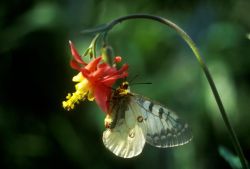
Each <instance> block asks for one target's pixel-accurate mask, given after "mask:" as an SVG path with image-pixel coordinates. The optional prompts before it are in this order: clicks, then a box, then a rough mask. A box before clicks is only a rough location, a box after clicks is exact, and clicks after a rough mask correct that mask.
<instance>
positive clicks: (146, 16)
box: [84, 14, 248, 169]
mask: <svg viewBox="0 0 250 169" xmlns="http://www.w3.org/2000/svg"><path fill="white" fill-rule="evenodd" d="M130 19H150V20H154V21H158V22H160V23H163V24H164V25H167V26H169V27H170V28H172V29H174V30H175V31H176V32H177V33H178V34H179V35H180V36H181V37H182V38H183V39H184V40H185V41H186V43H187V44H188V45H189V47H190V48H191V49H192V51H193V52H194V55H195V57H196V59H197V60H198V62H199V64H200V66H201V68H202V70H203V71H204V73H205V76H206V78H207V80H208V83H209V85H210V87H211V90H212V92H213V95H214V97H215V100H216V103H217V105H218V107H219V110H220V113H221V116H222V118H223V120H224V123H225V125H226V128H227V129H228V132H229V135H230V136H231V139H232V142H233V145H234V148H235V150H236V152H237V154H238V156H239V158H240V161H241V164H242V168H243V169H248V164H247V161H246V159H245V157H244V154H243V151H242V149H241V146H240V143H239V141H238V138H237V136H236V134H235V131H234V129H233V127H232V126H231V124H230V121H229V119H228V117H227V113H226V111H225V109H224V106H223V104H222V101H221V98H220V96H219V93H218V91H217V89H216V86H215V83H214V81H213V78H212V76H211V74H210V72H209V70H208V67H207V66H206V64H205V62H204V60H203V59H202V57H201V54H200V52H199V50H198V48H197V47H196V45H195V43H194V42H193V40H192V39H191V38H190V37H189V36H188V34H187V33H186V32H185V31H184V30H182V29H181V28H180V27H179V26H177V25H176V24H175V23H173V22H171V21H170V20H168V19H165V18H162V17H159V16H154V15H149V14H134V15H128V16H124V17H120V18H117V19H115V20H113V21H111V22H109V23H108V24H106V25H105V26H103V27H100V28H97V29H95V30H94V31H104V32H108V31H109V30H111V29H112V28H113V27H114V26H115V25H116V24H118V23H121V22H123V21H125V20H130ZM84 32H92V31H91V30H86V31H84Z"/></svg>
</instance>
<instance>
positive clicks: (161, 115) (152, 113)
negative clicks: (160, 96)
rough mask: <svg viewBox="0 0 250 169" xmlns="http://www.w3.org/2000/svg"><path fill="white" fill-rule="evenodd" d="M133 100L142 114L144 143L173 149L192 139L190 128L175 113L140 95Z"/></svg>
mask: <svg viewBox="0 0 250 169" xmlns="http://www.w3.org/2000/svg"><path fill="white" fill-rule="evenodd" d="M133 99H134V102H136V103H137V105H138V106H139V107H140V108H141V112H143V115H144V116H143V117H144V124H145V126H146V141H147V142H148V143H149V144H151V145H153V146H156V147H174V146H178V145H183V144H185V143H187V142H189V141H190V140H191V139H192V133H191V129H190V127H189V126H188V124H187V123H185V122H183V121H182V120H181V119H180V118H179V117H178V116H177V114H176V113H174V112H173V111H171V110H169V109H167V108H166V107H165V106H162V105H160V104H159V103H157V102H155V101H152V100H150V99H148V98H146V97H143V96H140V95H136V94H135V95H134V96H133Z"/></svg>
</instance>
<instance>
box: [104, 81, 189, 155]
mask: <svg viewBox="0 0 250 169" xmlns="http://www.w3.org/2000/svg"><path fill="white" fill-rule="evenodd" d="M105 126H106V128H107V130H105V131H104V133H103V143H104V145H105V146H106V148H108V149H109V150H110V151H111V152H113V153H114V154H115V155H117V156H119V157H123V158H131V157H134V156H137V155H139V154H140V153H141V152H142V150H143V147H144V145H145V142H147V143H149V144H151V145H152V146H155V147H160V148H166V147H174V146H179V145H183V144H186V143H188V142H189V141H190V140H191V139H192V134H191V129H190V128H189V126H188V124H187V123H185V122H183V121H181V120H180V119H179V117H178V116H177V115H176V114H175V113H174V112H172V111H171V110H169V109H167V108H166V107H165V106H163V105H161V104H159V103H157V102H155V101H152V100H150V99H148V98H146V97H143V96H140V95H138V94H135V93H131V92H130V90H129V88H128V82H123V83H122V84H121V85H120V87H118V88H117V89H116V90H115V91H114V93H113V95H112V99H111V102H110V110H109V112H108V115H107V117H106V118H105Z"/></svg>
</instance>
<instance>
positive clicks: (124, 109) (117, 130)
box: [103, 97, 145, 158]
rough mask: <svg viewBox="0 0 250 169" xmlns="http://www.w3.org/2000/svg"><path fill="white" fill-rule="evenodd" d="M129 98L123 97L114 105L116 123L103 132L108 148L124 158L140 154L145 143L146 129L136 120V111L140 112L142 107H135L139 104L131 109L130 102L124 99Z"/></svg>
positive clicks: (104, 141)
mask: <svg viewBox="0 0 250 169" xmlns="http://www.w3.org/2000/svg"><path fill="white" fill-rule="evenodd" d="M127 98H128V97H126V98H121V100H120V101H119V102H118V103H116V105H115V106H114V107H113V109H112V111H113V112H112V113H115V116H116V117H115V125H114V127H111V128H109V129H107V130H106V131H104V133H103V143H104V145H105V146H106V148H108V149H109V150H110V151H111V152H113V153H114V154H116V155H117V156H119V157H123V158H131V157H134V156H137V155H139V154H140V153H141V152H142V150H143V147H144V145H145V131H143V128H142V127H141V126H139V125H138V123H137V121H136V117H137V116H138V115H137V114H136V113H138V112H140V109H138V110H135V109H134V108H139V107H138V106H137V107H134V108H133V109H131V108H130V103H128V102H127V101H124V99H127Z"/></svg>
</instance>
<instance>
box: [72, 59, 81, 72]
mask: <svg viewBox="0 0 250 169" xmlns="http://www.w3.org/2000/svg"><path fill="white" fill-rule="evenodd" d="M70 66H71V68H73V69H76V70H80V68H81V67H80V66H79V64H78V62H76V61H75V60H71V61H70Z"/></svg>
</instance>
